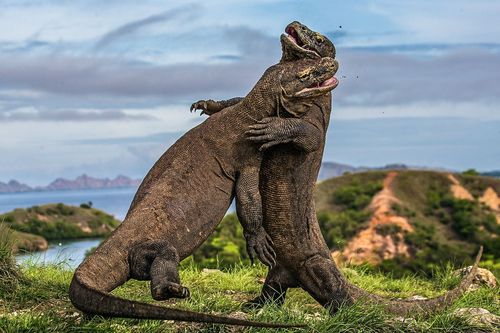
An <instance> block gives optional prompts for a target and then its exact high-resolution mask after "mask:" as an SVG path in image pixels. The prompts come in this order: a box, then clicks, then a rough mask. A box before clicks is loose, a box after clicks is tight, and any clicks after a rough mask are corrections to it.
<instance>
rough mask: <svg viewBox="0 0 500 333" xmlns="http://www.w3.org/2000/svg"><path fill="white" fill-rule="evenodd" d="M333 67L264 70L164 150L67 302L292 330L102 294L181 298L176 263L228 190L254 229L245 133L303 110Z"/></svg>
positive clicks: (251, 165)
mask: <svg viewBox="0 0 500 333" xmlns="http://www.w3.org/2000/svg"><path fill="white" fill-rule="evenodd" d="M336 70H337V63H336V61H335V60H334V59H332V58H322V59H320V60H317V59H314V60H312V59H302V60H297V61H294V62H284V63H279V64H277V65H274V66H271V67H270V68H269V69H267V70H266V72H265V73H264V75H263V76H262V78H261V79H260V80H259V81H258V82H257V84H256V85H255V87H254V88H253V89H252V90H251V92H250V93H249V94H248V95H247V96H246V97H245V98H244V99H243V100H242V101H241V102H240V103H238V104H237V105H234V106H232V107H228V108H227V109H226V110H224V111H222V112H219V113H218V114H217V115H214V116H212V117H210V118H209V119H207V120H206V121H204V122H203V123H202V124H200V125H198V126H197V127H195V128H194V129H192V130H190V131H189V132H187V133H186V134H185V135H184V136H183V137H181V138H180V139H179V140H178V141H177V142H176V143H175V144H174V145H173V146H171V147H170V148H169V149H168V150H167V151H166V152H165V154H164V155H163V156H162V157H161V158H160V159H159V160H158V161H157V162H156V164H155V165H154V166H153V168H152V169H151V170H150V171H149V173H148V175H147V176H146V178H145V179H144V181H143V182H142V184H141V186H140V187H139V189H138V191H137V193H136V195H135V197H134V200H133V202H132V204H131V207H130V209H129V211H128V213H127V216H126V217H125V220H124V222H123V223H122V224H121V225H120V226H119V227H118V228H117V229H116V230H115V231H114V232H113V233H112V234H111V236H110V237H109V238H108V239H106V240H105V241H104V242H103V243H102V244H101V245H100V246H99V247H98V248H97V249H96V251H95V252H94V253H93V254H92V255H90V256H89V257H87V258H86V259H85V260H84V262H83V263H82V264H81V265H80V266H79V267H78V268H77V270H76V272H75V274H74V276H73V280H72V282H71V285H70V290H69V295H70V299H71V301H72V303H73V304H74V306H75V307H76V308H78V309H80V310H82V311H84V312H86V313H89V314H97V315H103V316H119V317H131V318H144V319H171V320H179V321H193V322H208V323H222V324H233V325H246V326H265V327H284V326H296V325H281V324H272V323H259V322H252V321H247V320H240V319H236V318H229V317H223V316H215V315H208V314H202V313H194V312H189V311H184V310H178V309H172V308H165V307H160V306H155V305H149V304H144V303H139V302H134V301H129V300H125V299H121V298H118V297H114V296H112V295H110V294H109V292H110V291H112V290H113V289H115V288H116V287H118V286H120V285H122V284H123V283H125V282H126V281H127V280H128V279H130V278H134V279H138V280H149V279H150V280H151V292H152V296H153V298H154V299H157V300H163V299H167V298H170V297H178V298H185V297H187V296H188V295H189V291H188V289H187V288H185V287H183V286H182V285H180V281H179V275H178V271H177V265H178V263H179V261H180V260H182V259H184V258H186V257H187V256H188V255H190V254H191V253H192V252H193V251H194V250H195V249H196V248H197V247H198V246H199V245H200V244H201V243H202V242H203V241H204V240H205V239H206V238H207V237H208V235H209V234H210V233H211V232H212V231H213V230H214V228H215V227H216V226H217V224H218V223H219V222H220V221H221V220H222V218H223V216H224V214H225V213H226V211H227V209H228V207H229V205H230V203H231V200H232V198H233V196H234V194H236V195H237V205H238V206H239V207H249V208H248V209H249V210H248V211H243V213H244V217H248V223H250V224H251V223H257V222H258V223H259V224H260V221H259V219H260V218H261V217H262V216H261V214H260V216H259V214H252V213H253V212H254V211H255V209H257V211H260V209H261V206H260V201H259V206H258V207H254V206H253V205H249V204H248V203H250V202H253V201H255V197H256V196H258V175H259V169H260V153H259V151H258V146H257V145H256V144H254V143H252V142H250V141H248V140H247V139H246V137H245V134H244V132H245V130H246V129H247V128H248V126H250V125H251V124H254V123H255V122H256V121H259V120H261V119H263V118H265V117H269V116H273V115H276V111H277V110H278V109H279V105H288V104H290V105H291V107H293V108H294V111H292V112H295V114H297V115H299V114H300V113H301V112H303V111H306V110H307V107H305V106H304V105H303V104H309V102H310V100H311V99H314V97H315V96H316V95H317V94H323V93H325V92H326V91H328V90H330V89H332V88H333V87H330V86H328V85H322V86H321V88H318V89H316V90H315V93H312V94H311V93H310V91H308V90H307V88H308V87H310V86H312V85H318V84H321V83H322V82H328V80H329V79H331V77H332V76H333V75H334V73H335V72H336ZM303 73H308V75H307V76H304V75H302V74H303ZM304 92H305V94H304ZM303 94H304V95H303ZM290 100H293V103H291V102H290ZM222 133H223V134H224V135H221V134H222ZM200 169H202V170H203V172H202V173H200V172H199V170H200ZM242 188H244V189H245V191H242V190H241V189H242ZM257 201H258V200H257ZM254 215H256V216H258V218H257V219H256V218H255V216H254ZM242 224H243V221H242ZM244 227H245V226H244ZM259 227H260V229H261V230H259ZM247 228H248V229H250V231H251V232H255V233H256V234H257V236H256V238H257V240H258V242H262V243H265V244H270V243H269V242H268V241H267V240H266V237H267V234H266V233H265V232H264V231H263V228H262V226H260V225H250V226H247ZM256 229H257V230H256ZM259 237H260V239H259ZM265 251H267V247H266V246H264V247H263V248H262V251H261V253H260V254H261V257H264V258H271V259H272V257H273V256H272V255H270V254H269V253H265Z"/></svg>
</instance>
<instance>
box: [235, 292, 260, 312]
mask: <svg viewBox="0 0 500 333" xmlns="http://www.w3.org/2000/svg"><path fill="white" fill-rule="evenodd" d="M265 304H266V302H265V300H264V299H263V298H262V297H261V296H259V297H256V298H254V299H252V300H250V301H248V302H245V303H243V304H242V305H241V311H243V312H251V311H255V310H259V309H262V308H263V307H264V305H265Z"/></svg>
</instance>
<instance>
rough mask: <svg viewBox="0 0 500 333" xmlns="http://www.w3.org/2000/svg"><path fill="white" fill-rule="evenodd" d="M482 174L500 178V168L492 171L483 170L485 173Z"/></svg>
mask: <svg viewBox="0 0 500 333" xmlns="http://www.w3.org/2000/svg"><path fill="white" fill-rule="evenodd" d="M481 175H483V176H489V177H497V178H500V170H498V171H490V172H483V173H481Z"/></svg>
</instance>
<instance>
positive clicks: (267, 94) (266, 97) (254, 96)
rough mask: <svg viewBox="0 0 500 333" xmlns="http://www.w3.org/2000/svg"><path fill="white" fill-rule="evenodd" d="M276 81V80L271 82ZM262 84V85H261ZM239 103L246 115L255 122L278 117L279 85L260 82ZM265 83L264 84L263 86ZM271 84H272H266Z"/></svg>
mask: <svg viewBox="0 0 500 333" xmlns="http://www.w3.org/2000/svg"><path fill="white" fill-rule="evenodd" d="M271 81H274V80H271ZM259 83H261V84H259ZM259 83H258V84H257V85H256V86H255V87H254V88H253V89H252V90H251V91H250V93H248V95H247V96H246V97H245V98H243V100H242V101H241V102H240V103H239V105H240V107H241V108H242V110H243V112H244V114H246V115H248V117H251V118H253V119H254V120H255V119H257V120H260V119H262V118H266V117H272V116H276V112H277V106H278V99H279V96H278V95H277V93H276V91H278V89H277V86H276V85H278V83H271V82H259ZM263 83H264V84H263ZM265 83H270V84H265Z"/></svg>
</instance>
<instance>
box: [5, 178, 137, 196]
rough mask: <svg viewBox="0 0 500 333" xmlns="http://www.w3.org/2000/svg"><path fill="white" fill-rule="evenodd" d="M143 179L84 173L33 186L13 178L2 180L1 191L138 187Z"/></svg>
mask: <svg viewBox="0 0 500 333" xmlns="http://www.w3.org/2000/svg"><path fill="white" fill-rule="evenodd" d="M140 184H141V179H132V178H130V177H127V176H123V175H119V176H116V177H115V178H113V179H109V178H94V177H91V176H88V175H86V174H83V175H81V176H78V177H76V178H75V179H73V180H71V179H65V178H57V179H56V180H54V181H53V182H51V183H50V184H49V185H47V186H36V187H32V186H29V185H26V184H23V183H20V182H19V181H17V180H11V181H9V182H8V183H2V182H0V193H19V192H34V191H60V190H89V189H106V188H125V187H138V186H139V185H140Z"/></svg>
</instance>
